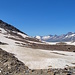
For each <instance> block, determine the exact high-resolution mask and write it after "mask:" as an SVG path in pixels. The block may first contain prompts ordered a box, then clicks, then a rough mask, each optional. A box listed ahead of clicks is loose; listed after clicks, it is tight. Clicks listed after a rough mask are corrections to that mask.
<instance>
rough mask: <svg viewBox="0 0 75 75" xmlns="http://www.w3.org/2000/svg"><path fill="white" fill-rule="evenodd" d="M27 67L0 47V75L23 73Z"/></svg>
mask: <svg viewBox="0 0 75 75" xmlns="http://www.w3.org/2000/svg"><path fill="white" fill-rule="evenodd" d="M27 70H28V67H27V66H25V65H24V64H23V63H22V62H21V61H19V60H18V59H17V58H16V57H15V56H14V55H13V54H11V53H8V52H6V51H4V50H2V49H0V75H17V74H19V73H23V74H24V73H25V72H26V71H27Z"/></svg>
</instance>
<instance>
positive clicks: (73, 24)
mask: <svg viewBox="0 0 75 75" xmlns="http://www.w3.org/2000/svg"><path fill="white" fill-rule="evenodd" d="M0 19H1V20H3V21H5V22H7V23H9V24H12V25H14V26H15V27H17V28H18V29H20V30H22V31H23V32H25V33H27V34H28V35H30V36H35V35H50V34H53V35H54V34H57V35H60V34H64V33H67V32H75V0H0Z"/></svg>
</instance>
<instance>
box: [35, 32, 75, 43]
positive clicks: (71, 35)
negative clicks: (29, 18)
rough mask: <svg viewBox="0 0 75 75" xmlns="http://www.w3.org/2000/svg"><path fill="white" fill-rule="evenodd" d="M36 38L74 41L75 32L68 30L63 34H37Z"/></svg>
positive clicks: (51, 40) (53, 40)
mask: <svg viewBox="0 0 75 75" xmlns="http://www.w3.org/2000/svg"><path fill="white" fill-rule="evenodd" d="M35 38H37V39H40V40H42V41H46V42H72V41H73V42H74V41H75V32H68V33H67V34H62V35H48V36H35Z"/></svg>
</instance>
